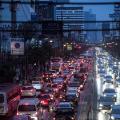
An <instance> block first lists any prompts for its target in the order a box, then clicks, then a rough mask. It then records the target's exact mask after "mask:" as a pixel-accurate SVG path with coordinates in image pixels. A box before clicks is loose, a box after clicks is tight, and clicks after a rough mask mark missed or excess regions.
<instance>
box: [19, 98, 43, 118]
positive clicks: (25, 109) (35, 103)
mask: <svg viewBox="0 0 120 120" xmlns="http://www.w3.org/2000/svg"><path fill="white" fill-rule="evenodd" d="M41 111H42V110H41V105H40V102H39V99H38V98H24V99H21V100H20V102H19V104H18V107H17V115H28V116H30V118H31V119H32V120H40V119H41V117H42V112H41Z"/></svg>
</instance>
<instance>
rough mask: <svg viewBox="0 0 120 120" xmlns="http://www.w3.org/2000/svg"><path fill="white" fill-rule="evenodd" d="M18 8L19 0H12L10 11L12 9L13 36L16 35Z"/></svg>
mask: <svg viewBox="0 0 120 120" xmlns="http://www.w3.org/2000/svg"><path fill="white" fill-rule="evenodd" d="M16 9H17V1H14V0H11V3H10V11H11V26H12V37H14V36H15V28H16Z"/></svg>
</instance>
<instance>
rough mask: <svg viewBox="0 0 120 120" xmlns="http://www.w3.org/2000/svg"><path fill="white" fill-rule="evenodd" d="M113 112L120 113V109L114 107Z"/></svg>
mask: <svg viewBox="0 0 120 120" xmlns="http://www.w3.org/2000/svg"><path fill="white" fill-rule="evenodd" d="M112 114H120V109H112Z"/></svg>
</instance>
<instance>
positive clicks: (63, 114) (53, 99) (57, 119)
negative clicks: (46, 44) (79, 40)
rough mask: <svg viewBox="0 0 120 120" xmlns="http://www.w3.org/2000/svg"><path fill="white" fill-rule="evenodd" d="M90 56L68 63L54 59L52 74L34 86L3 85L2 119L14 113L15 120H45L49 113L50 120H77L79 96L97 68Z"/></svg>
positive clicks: (0, 88) (39, 77)
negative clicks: (18, 118) (45, 114)
mask: <svg viewBox="0 0 120 120" xmlns="http://www.w3.org/2000/svg"><path fill="white" fill-rule="evenodd" d="M88 53H90V52H89V51H87V52H85V53H84V54H82V55H80V56H77V57H74V58H69V59H67V60H66V59H65V60H63V59H62V58H60V57H55V58H51V61H50V63H51V67H50V69H49V71H47V72H45V73H40V74H39V75H37V76H36V78H35V79H33V80H32V81H31V83H27V84H24V85H21V86H19V85H14V84H12V85H11V84H10V83H6V84H2V85H0V115H1V116H10V115H11V114H13V113H15V115H14V117H13V119H14V120H15V119H16V118H17V117H20V116H21V117H23V118H22V120H24V119H25V120H28V119H29V120H42V119H44V118H43V113H42V112H43V109H46V110H47V111H48V112H49V114H50V116H49V120H77V111H78V108H77V107H78V103H79V100H80V95H81V92H82V91H84V89H85V85H86V83H87V79H88V76H89V72H90V71H92V69H93V64H94V63H93V57H91V55H88ZM14 111H16V112H14Z"/></svg>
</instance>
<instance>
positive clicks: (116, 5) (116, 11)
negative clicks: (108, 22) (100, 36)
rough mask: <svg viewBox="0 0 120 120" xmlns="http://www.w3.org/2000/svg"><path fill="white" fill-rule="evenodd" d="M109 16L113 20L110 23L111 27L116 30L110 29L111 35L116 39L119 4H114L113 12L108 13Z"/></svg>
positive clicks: (118, 30) (119, 24)
mask: <svg viewBox="0 0 120 120" xmlns="http://www.w3.org/2000/svg"><path fill="white" fill-rule="evenodd" d="M110 17H111V18H112V20H113V21H115V22H113V24H112V28H113V29H116V31H112V36H113V37H116V38H117V39H118V38H119V37H120V22H119V21H120V4H115V5H114V13H113V14H110Z"/></svg>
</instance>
